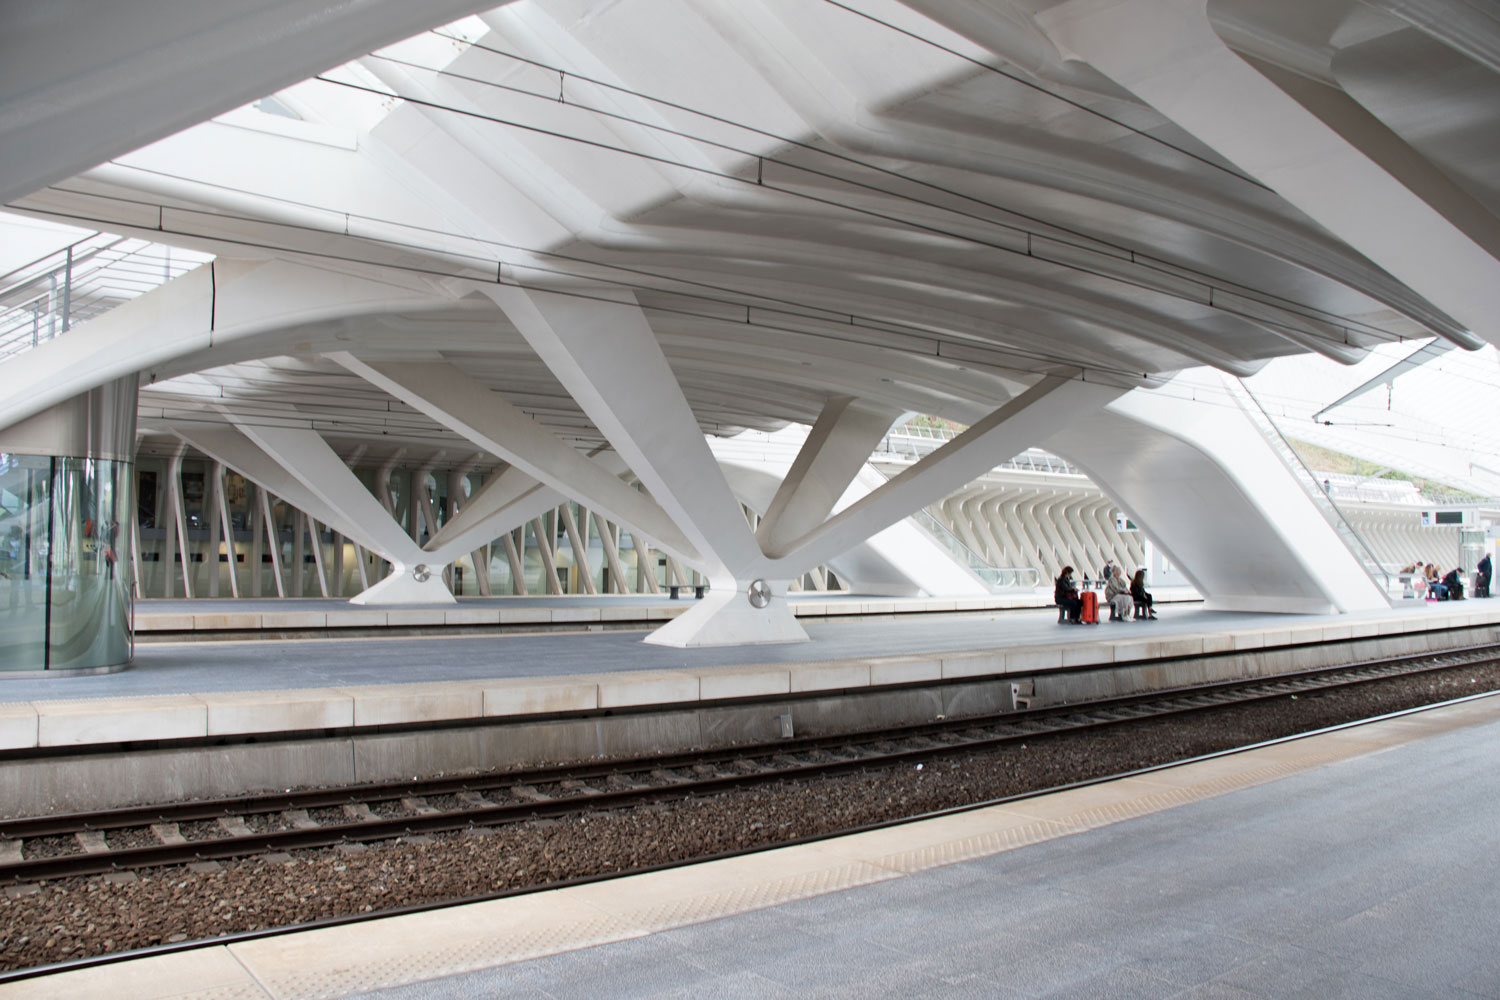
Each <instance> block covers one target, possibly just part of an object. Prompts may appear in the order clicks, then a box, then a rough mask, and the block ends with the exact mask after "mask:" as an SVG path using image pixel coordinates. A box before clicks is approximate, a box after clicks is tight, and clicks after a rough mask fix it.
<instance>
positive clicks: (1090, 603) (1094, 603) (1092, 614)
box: [1078, 590, 1099, 625]
mask: <svg viewBox="0 0 1500 1000" xmlns="http://www.w3.org/2000/svg"><path fill="white" fill-rule="evenodd" d="M1078 596H1079V597H1080V598H1082V600H1083V610H1082V611H1080V612H1079V613H1078V617H1079V618H1080V619H1081V620H1082V621H1083V623H1084V624H1085V625H1098V624H1099V595H1098V594H1096V593H1094V592H1093V591H1092V590H1085V591H1084V592H1083V593H1081V594H1079V595H1078Z"/></svg>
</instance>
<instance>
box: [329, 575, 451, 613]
mask: <svg viewBox="0 0 1500 1000" xmlns="http://www.w3.org/2000/svg"><path fill="white" fill-rule="evenodd" d="M428 572H429V573H430V575H429V576H428V578H427V579H426V580H425V581H423V582H420V583H419V582H418V581H417V578H416V577H415V576H413V575H412V571H411V569H410V567H407V566H397V567H396V568H395V572H393V573H392V574H391V575H390V576H388V577H386V578H385V579H384V580H381V581H380V582H379V583H377V584H375V585H374V586H372V587H370V588H369V589H368V590H363V591H361V592H360V593H358V594H355V595H354V596H353V597H351V598H349V603H350V604H457V603H458V600H457V599H456V598H455V597H454V596H453V594H452V593H451V592H450V591H449V590H448V588H447V587H446V586H444V585H443V567H441V566H429V567H428Z"/></svg>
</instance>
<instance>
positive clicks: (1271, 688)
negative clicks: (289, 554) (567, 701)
mask: <svg viewBox="0 0 1500 1000" xmlns="http://www.w3.org/2000/svg"><path fill="white" fill-rule="evenodd" d="M1497 649H1500V647H1496V646H1489V645H1486V646H1476V647H1467V648H1465V649H1461V650H1448V651H1442V652H1436V653H1434V652H1429V653H1423V654H1415V655H1409V656H1403V657H1394V658H1390V659H1387V660H1376V661H1366V662H1363V663H1356V664H1349V665H1343V666H1335V667H1322V668H1316V669H1313V670H1307V671H1298V672H1296V673H1291V674H1278V675H1274V676H1271V677H1266V678H1257V679H1248V680H1234V681H1220V682H1214V683H1210V684H1204V685H1194V686H1189V687H1182V688H1176V689H1171V690H1169V691H1162V692H1154V693H1151V694H1146V695H1129V696H1122V697H1114V698H1107V699H1099V700H1093V701H1088V702H1080V703H1075V704H1071V705H1062V706H1052V707H1048V708H1041V709H1037V710H1035V711H1028V712H1011V713H1004V714H1001V715H994V716H989V717H983V718H965V719H958V720H948V721H945V722H942V723H927V724H922V725H918V726H908V727H903V728H901V729H896V730H881V731H876V732H870V733H861V734H845V735H840V736H827V737H816V738H811V739H807V740H802V741H799V742H797V743H796V744H791V743H788V742H781V743H774V744H759V745H755V746H750V747H742V748H737V749H732V750H718V751H711V752H707V753H701V754H692V753H688V754H674V755H671V756H670V757H656V758H636V759H633V760H628V761H618V762H613V763H606V764H598V765H591V766H587V767H572V768H569V767H562V768H547V769H542V770H534V771H517V772H510V773H503V774H494V775H485V776H480V777H477V778H476V777H470V778H460V779H447V780H439V781H431V782H399V783H387V784H381V785H362V786H352V787H347V788H338V789H326V790H317V791H312V792H306V793H291V794H283V795H279V796H245V797H238V798H232V799H219V800H213V801H210V802H202V803H189V804H185V805H183V806H180V807H178V806H173V807H168V808H155V807H149V808H143V809H125V810H109V811H106V812H104V813H78V814H72V815H69V816H62V817H41V818H37V819H34V820H9V821H5V822H3V823H0V839H4V840H9V841H12V842H14V841H15V840H22V841H24V840H25V839H34V838H38V837H43V836H52V837H57V836H65V835H67V834H69V833H80V832H87V831H100V830H120V829H130V828H134V827H140V826H144V825H148V824H150V823H156V822H184V821H189V820H204V819H217V818H221V817H222V818H228V817H243V816H245V815H247V814H248V815H261V814H267V813H277V812H285V811H288V810H292V809H309V808H328V807H335V806H344V805H358V804H369V803H376V802H388V801H392V800H399V799H403V798H411V797H422V798H425V797H429V796H435V795H461V794H465V793H468V794H470V795H476V793H477V792H484V791H490V792H493V791H505V792H506V793H507V794H509V795H510V796H511V798H512V799H513V800H514V801H510V802H501V803H492V802H488V801H486V800H484V799H483V798H482V797H481V796H476V799H477V801H473V802H471V803H470V804H468V805H466V806H465V807H464V808H459V809H449V810H433V811H430V812H418V813H415V814H413V815H403V816H396V817H380V818H375V819H352V820H350V821H349V822H340V823H331V824H320V825H317V826H312V827H298V828H294V829H288V830H277V831H266V832H257V833H251V834H248V835H246V834H239V835H234V834H230V835H226V836H224V837H218V838H213V839H204V840H188V841H185V842H182V843H169V844H167V843H164V844H159V845H150V846H145V847H132V848H120V849H106V850H102V851H92V852H89V851H85V852H81V853H66V854H60V855H57V856H53V857H44V858H33V859H26V858H24V857H23V858H20V859H17V860H11V861H9V862H0V883H12V882H25V881H34V880H39V879H49V878H61V877H68V876H81V875H92V874H100V873H105V872H111V871H119V870H131V869H138V868H150V867H160V866H164V865H172V864H185V863H189V862H194V861H208V860H223V859H229V858H235V857H246V856H252V855H255V854H259V853H268V852H273V851H290V850H302V849H310V848H319V847H331V846H336V845H339V844H348V843H364V842H370V841H379V840H390V839H394V838H398V837H403V836H413V835H418V834H430V833H442V832H452V831H455V830H462V829H467V828H470V827H489V826H500V825H504V824H508V823H517V822H525V821H527V820H532V819H547V818H557V817H560V816H566V815H569V814H572V813H578V812H598V811H605V810H610V809H620V808H625V807H628V806H634V805H640V804H644V803H649V802H659V801H662V800H667V799H684V798H689V797H693V796H702V795H714V794H719V793H722V792H726V791H730V790H734V789H739V788H746V787H750V786H754V785H761V784H767V783H771V782H777V781H787V780H806V779H810V778H816V777H824V776H832V775H837V774H843V773H847V772H850V771H864V770H876V769H880V768H885V767H891V766H896V765H900V764H909V763H913V762H923V761H927V760H930V759H933V758H936V757H944V756H951V755H954V754H959V753H972V752H983V751H986V750H991V749H995V748H998V747H1001V746H1004V745H1006V744H1009V743H1014V742H1018V741H1023V740H1026V739H1034V738H1036V737H1038V736H1045V735H1054V734H1059V733H1064V732H1077V731H1082V730H1087V729H1093V728H1101V727H1105V726H1113V725H1120V724H1124V723H1129V722H1138V721H1146V720H1150V719H1158V718H1164V717H1169V716H1172V715H1177V714H1182V713H1187V712H1196V711H1203V710H1207V709H1212V708H1219V707H1226V706H1230V705H1240V704H1246V703H1248V702H1253V701H1261V700H1267V699H1272V698H1279V697H1283V696H1287V695H1292V694H1302V693H1306V692H1314V691H1327V690H1335V689H1337V688H1341V687H1349V686H1353V685H1358V684H1364V683H1370V682H1373V681H1379V680H1387V679H1393V678H1398V677H1409V676H1416V675H1420V674H1423V673H1431V672H1435V671H1444V670H1452V669H1461V668H1464V667H1472V666H1475V665H1477V664H1479V663H1484V662H1489V661H1494V660H1495V659H1496V658H1497V656H1500V652H1497ZM830 754H831V755H833V756H834V759H832V760H828V759H821V760H806V759H799V758H806V757H808V756H809V755H823V756H825V757H826V756H828V755H830ZM683 768H692V769H694V770H697V771H698V772H699V774H698V775H697V776H695V777H686V776H683V775H681V774H677V773H673V772H674V771H678V770H681V769H683ZM728 768H737V769H738V770H737V771H736V772H735V773H728V774H726V773H722V772H723V771H724V770H726V769H728ZM705 769H707V770H711V771H713V772H715V773H712V774H709V775H704V774H702V773H701V772H702V771H703V770H705ZM601 781H603V782H611V783H614V784H616V785H621V784H623V785H625V786H626V787H623V788H622V787H616V788H612V789H610V788H603V789H601V788H598V787H595V786H594V785H591V784H590V782H595V783H598V782H601ZM536 786H543V787H547V788H549V790H551V791H553V792H555V793H556V794H547V793H542V792H540V791H538V789H537V787H536ZM568 786H571V787H568ZM49 824H50V825H49ZM22 831H29V832H26V833H24V834H23V833H22Z"/></svg>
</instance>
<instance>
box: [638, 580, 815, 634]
mask: <svg viewBox="0 0 1500 1000" xmlns="http://www.w3.org/2000/svg"><path fill="white" fill-rule="evenodd" d="M790 582H791V581H789V580H777V581H773V582H771V585H770V586H771V599H770V603H768V604H767V605H766V606H765V607H763V608H757V607H755V606H754V605H753V604H751V603H750V595H749V590H750V581H748V580H741V581H737V582H733V583H731V582H729V581H725V582H724V583H722V584H721V583H715V584H714V589H712V590H710V591H709V592H708V593H707V594H706V595H705V596H704V598H703V600H701V601H699V602H697V603H696V604H695V605H693V607H692V608H691V609H690V610H688V611H686V612H684V613H683V614H682V615H680V616H678V617H677V618H674V619H672V620H671V621H669V622H667V624H665V625H663V626H662V627H661V628H659V629H657V630H656V631H655V632H652V633H651V634H650V635H648V636H646V638H645V639H644V640H643V641H645V642H649V643H654V644H656V645H658V646H679V647H683V646H736V645H740V644H743V643H763V642H807V641H808V635H807V632H805V631H804V630H803V628H802V626H801V625H800V624H798V622H797V618H796V616H795V615H793V614H792V608H791V605H789V604H788V603H787V600H786V588H787V585H788V584H789V583H790Z"/></svg>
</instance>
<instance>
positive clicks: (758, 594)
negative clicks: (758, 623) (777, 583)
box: [746, 580, 771, 608]
mask: <svg viewBox="0 0 1500 1000" xmlns="http://www.w3.org/2000/svg"><path fill="white" fill-rule="evenodd" d="M746 594H747V596H749V598H750V606H751V607H756V608H763V607H765V606H766V605H767V604H770V603H771V585H770V584H769V583H767V582H766V581H764V580H751V581H750V587H749V589H748V590H747V591H746Z"/></svg>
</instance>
